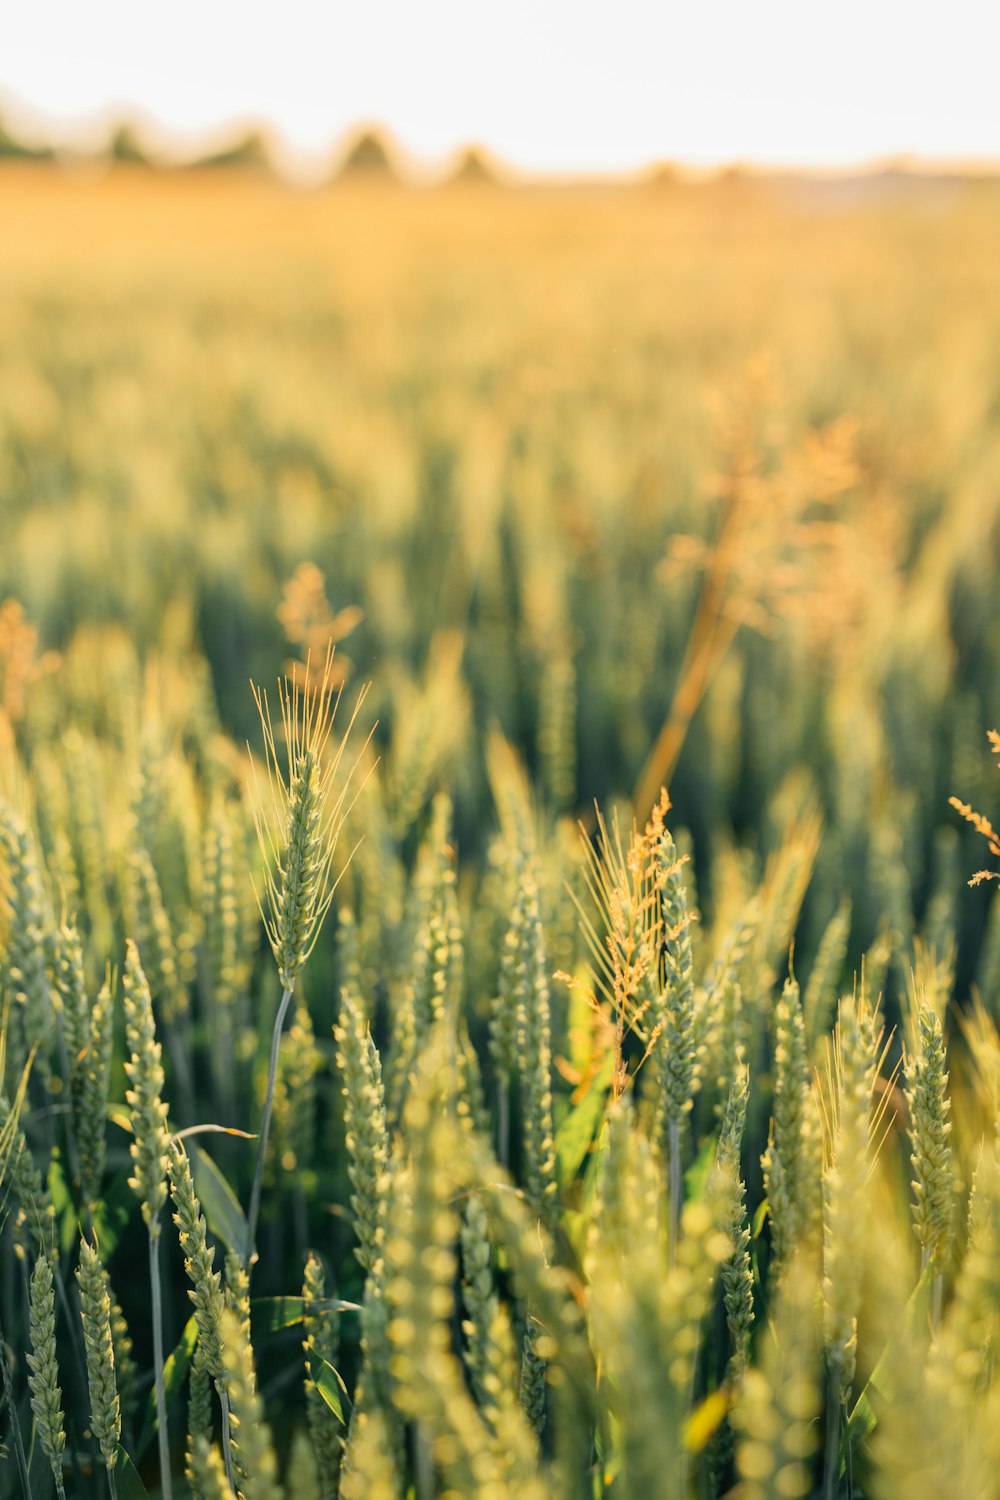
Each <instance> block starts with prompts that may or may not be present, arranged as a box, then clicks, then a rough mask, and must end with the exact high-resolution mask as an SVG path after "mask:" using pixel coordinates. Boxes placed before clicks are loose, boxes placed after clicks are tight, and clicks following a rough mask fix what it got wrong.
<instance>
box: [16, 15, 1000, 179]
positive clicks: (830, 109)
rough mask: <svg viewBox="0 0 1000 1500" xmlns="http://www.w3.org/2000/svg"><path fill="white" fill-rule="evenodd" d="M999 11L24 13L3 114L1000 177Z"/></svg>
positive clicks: (323, 145)
mask: <svg viewBox="0 0 1000 1500" xmlns="http://www.w3.org/2000/svg"><path fill="white" fill-rule="evenodd" d="M998 68H1000V3H998V0H933V3H929V0H824V3H822V4H818V3H816V0H739V3H737V0H686V3H684V4H680V3H678V0H495V3H489V0H270V3H267V4H262V3H260V0H0V112H2V113H3V114H4V115H5V116H6V117H7V118H9V119H10V120H11V121H12V122H14V123H17V124H20V125H22V127H23V126H24V125H25V124H27V125H29V126H31V125H33V126H35V127H36V128H37V130H38V131H39V132H41V133H43V134H50V135H54V136H56V137H57V138H65V137H68V136H69V135H70V134H71V133H73V132H79V131H81V130H89V131H91V133H94V132H96V131H97V129H98V126H100V127H101V128H103V126H104V124H105V123H106V122H107V120H108V119H109V118H110V117H120V116H122V115H126V114H128V115H132V116H135V117H137V118H138V119H139V120H140V121H141V122H144V123H145V124H146V126H147V127H155V128H156V131H157V133H158V134H159V136H160V138H161V139H162V134H163V132H169V133H180V134H182V135H184V136H186V137H187V138H188V140H189V141H190V140H192V139H193V138H194V137H201V136H204V135H205V134H207V133H212V132H215V133H216V134H218V132H219V129H220V127H224V126H226V125H229V124H232V123H235V122H240V123H242V122H246V121H248V120H256V121H263V122H270V123H271V124H272V125H273V126H274V127H276V129H277V131H278V132H279V134H280V135H281V137H283V139H284V140H285V141H286V142H287V143H288V145H289V146H290V147H291V148H293V149H294V150H296V151H300V152H303V153H310V152H313V153H316V152H323V151H326V150H327V149H328V148H329V147H330V146H331V144H333V143H334V142H336V141H337V140H338V139H339V138H341V137H342V136H343V134H344V132H345V131H346V130H348V129H349V128H350V127H351V126H353V125H355V124H357V123H358V122H361V121H372V120H375V121H380V122H382V123H384V124H385V125H386V126H387V127H388V128H389V129H390V130H391V131H392V132H393V134H394V135H395V136H396V137H397V138H398V139H399V140H400V141H401V142H402V143H403V144H404V145H405V146H406V148H407V149H408V150H409V151H410V152H412V153H413V154H414V155H415V156H416V157H418V158H424V159H427V160H429V161H431V162H433V161H434V160H435V159H441V158H442V157H444V156H446V155H447V153H449V152H450V151H452V150H453V149H454V148H455V147H457V146H459V145H462V144H465V143H468V142H470V141H476V142H480V143H482V144H485V145H486V146H488V147H489V148H490V149H491V150H492V151H494V152H495V153H496V154H497V155H498V156H499V157H500V158H501V159H503V160H505V161H507V162H510V163H511V164H513V165H515V166H518V167H523V168H528V169H535V170H544V171H553V170H555V171H575V170H598V171H602V170H616V169H621V168H630V167H636V166H641V165H644V164H646V163H648V162H650V161H655V160H662V159H668V158H669V159H673V160H679V161H685V162H689V163H692V164H696V165H708V164H713V163H717V162H724V161H733V160H741V161H757V162H762V163H774V164H794V163H803V164H811V165H835V164H853V163H857V162H862V161H866V160H870V159H872V158H874V157H880V156H886V155H895V154H899V153H904V152H912V153H916V154H918V155H921V156H928V157H939V158H951V159H955V158H968V157H975V158H994V159H1000V86H998V77H1000V74H998Z"/></svg>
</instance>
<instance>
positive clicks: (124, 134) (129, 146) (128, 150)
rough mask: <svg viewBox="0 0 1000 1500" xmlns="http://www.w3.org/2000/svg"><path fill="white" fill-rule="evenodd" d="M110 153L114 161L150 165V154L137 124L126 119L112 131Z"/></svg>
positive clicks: (109, 143)
mask: <svg viewBox="0 0 1000 1500" xmlns="http://www.w3.org/2000/svg"><path fill="white" fill-rule="evenodd" d="M108 155H109V156H110V158H111V160H112V161H121V162H128V163H129V164H130V165H132V166H137V167H148V166H149V165H150V160H149V156H148V155H147V153H146V149H145V147H144V146H143V144H142V142H141V140H140V139H139V136H138V133H137V131H136V129H135V126H134V125H129V124H128V123H127V122H124V121H123V122H122V124H120V125H117V126H116V127H115V129H114V130H113V131H112V132H111V139H110V141H109V142H108Z"/></svg>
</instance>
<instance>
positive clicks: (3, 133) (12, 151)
mask: <svg viewBox="0 0 1000 1500" xmlns="http://www.w3.org/2000/svg"><path fill="white" fill-rule="evenodd" d="M53 155H54V152H53V150H52V147H51V146H29V145H28V144H27V142H26V141H22V140H20V139H19V138H18V137H17V136H15V135H12V134H11V132H10V131H9V130H8V129H7V127H6V126H5V125H4V123H3V121H2V120H0V160H2V161H51V160H52V157H53Z"/></svg>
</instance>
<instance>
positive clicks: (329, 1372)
mask: <svg viewBox="0 0 1000 1500" xmlns="http://www.w3.org/2000/svg"><path fill="white" fill-rule="evenodd" d="M309 1375H310V1378H311V1380H312V1382H313V1384H314V1385H315V1387H316V1389H317V1390H318V1391H319V1393H320V1395H321V1396H322V1397H323V1400H324V1401H325V1402H326V1404H327V1406H328V1407H329V1408H330V1410H331V1411H332V1412H333V1414H334V1416H335V1417H336V1418H337V1420H338V1421H339V1422H340V1423H341V1424H342V1425H343V1426H345V1427H346V1425H347V1422H346V1418H345V1417H344V1403H343V1399H342V1398H343V1397H346V1396H347V1387H346V1385H345V1384H344V1382H343V1380H341V1378H340V1375H339V1374H338V1373H337V1371H336V1370H335V1369H334V1368H333V1365H331V1364H330V1362H329V1360H325V1359H324V1358H323V1356H322V1354H318V1353H317V1352H316V1350H315V1349H313V1348H310V1350H309Z"/></svg>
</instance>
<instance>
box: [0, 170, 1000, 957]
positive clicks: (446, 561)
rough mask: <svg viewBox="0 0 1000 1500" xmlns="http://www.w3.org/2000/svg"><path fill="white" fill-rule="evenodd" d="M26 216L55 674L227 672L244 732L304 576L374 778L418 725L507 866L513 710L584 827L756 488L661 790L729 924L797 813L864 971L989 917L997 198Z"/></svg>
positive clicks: (13, 431)
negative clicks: (199, 666)
mask: <svg viewBox="0 0 1000 1500" xmlns="http://www.w3.org/2000/svg"><path fill="white" fill-rule="evenodd" d="M0 192H2V195H3V204H4V234H3V237H2V240H0V326H2V329H3V338H2V342H0V428H2V442H0V513H2V530H3V547H2V549H0V598H10V599H13V600H16V601H18V602H19V604H20V605H22V606H23V609H24V612H25V614H26V616H27V619H28V620H29V621H31V622H32V624H33V625H35V626H36V627H37V629H38V632H39V641H40V647H41V649H46V650H55V651H59V652H62V653H65V654H66V656H65V661H66V663H67V664H68V663H70V662H71V661H72V660H73V654H74V651H76V652H80V651H86V652H88V653H90V654H91V655H92V656H93V657H94V658H95V660H96V661H100V660H101V658H102V653H104V652H107V653H109V654H110V656H111V657H114V658H115V659H117V656H120V655H122V654H126V655H128V654H133V655H134V657H135V660H136V663H138V664H141V663H144V662H147V661H148V660H149V659H150V657H151V656H152V655H158V656H166V657H167V658H170V659H174V660H178V661H182V660H184V659H186V657H187V654H188V653H194V654H195V655H197V656H201V655H203V656H204V658H205V659H206V660H207V663H208V667H209V669H210V679H211V690H212V693H213V696H214V698H215V699H216V700H217V702H218V706H219V712H220V716H221V724H222V725H223V726H224V727H225V729H226V730H227V731H228V732H229V733H231V734H232V735H233V736H234V738H235V740H236V742H237V743H240V742H242V741H243V739H245V738H246V736H247V735H248V734H249V733H252V729H253V707H252V702H251V700H250V696H249V693H248V691H247V679H248V677H249V676H250V675H251V673H252V674H253V675H254V676H255V677H256V678H258V679H261V680H264V681H268V680H270V679H272V678H273V676H274V675H275V673H276V672H277V670H278V668H279V666H280V664H281V662H282V661H283V660H284V659H285V657H286V656H287V654H288V649H289V645H288V641H287V639H286V637H285V632H284V631H283V629H282V625H281V623H280V620H279V618H278V613H277V611H278V607H279V604H280V602H281V600H282V597H283V589H284V587H285V585H286V583H287V581H288V580H289V579H290V578H291V577H292V575H293V574H294V573H295V571H296V569H297V568H299V566H300V565H301V564H303V563H311V564H314V565H315V566H316V567H318V568H319V569H320V570H321V572H322V575H323V579H324V586H325V590H326V595H327V597H328V601H329V605H330V608H331V610H332V611H333V612H337V611H340V610H342V609H345V608H348V607H350V608H351V609H352V610H354V609H355V608H356V609H357V610H360V612H361V614H360V616H359V617H358V619H357V622H356V623H355V621H354V618H353V617H352V618H351V620H350V623H351V624H352V627H353V628H352V629H351V633H350V636H349V638H348V639H347V640H345V641H344V642H343V643H342V651H343V652H344V653H345V654H346V655H347V656H348V657H349V658H350V660H351V661H352V662H353V664H354V678H355V681H356V682H360V681H361V680H367V679H371V680H372V682H373V693H372V697H371V699H370V700H369V701H370V704H371V706H372V712H373V715H374V716H376V717H377V718H378V720H379V728H378V730H377V731H376V740H377V742H378V744H379V746H380V748H381V749H382V750H383V751H384V752H385V753H386V754H387V755H388V757H389V761H390V763H391V760H392V754H393V741H394V734H395V730H396V727H397V725H398V723H399V720H400V714H401V707H402V706H403V705H407V706H409V705H411V704H412V703H413V702H414V701H415V700H417V699H419V700H420V701H421V702H422V703H424V704H425V705H426V708H427V713H428V715H429V722H428V725H427V734H428V735H434V734H437V735H439V736H440V737H441V738H442V739H443V740H444V741H446V743H443V744H441V745H440V746H433V745H431V746H429V747H428V746H423V747H422V749H421V753H423V752H424V751H425V752H426V754H427V756H428V757H429V762H428V764H429V769H428V773H427V775H426V777H425V781H426V784H425V785H423V786H422V787H420V788H419V797H420V798H422V799H423V800H424V801H426V800H427V799H429V797H430V796H431V794H432V792H433V790H434V789H435V787H436V786H437V785H439V784H443V785H447V786H449V787H450V788H451V789H452V790H453V792H454V794H455V797H456V804H457V818H458V827H459V830H460V846H461V847H462V848H463V850H464V849H466V848H468V850H469V852H470V854H473V855H476V854H478V853H481V852H482V850H483V848H484V847H485V844H486V842H487V835H488V831H489V826H490V813H489V808H488V800H487V794H486V787H485V775H484V756H483V744H484V736H485V734H486V732H487V730H488V729H489V728H490V726H491V725H494V724H496V725H498V726H499V727H500V729H501V730H502V731H503V733H504V734H505V735H507V736H508V737H509V738H510V739H511V740H512V741H513V743H514V744H515V745H516V746H517V747H518V749H519V750H520V751H521V752H522V753H523V755H524V757H525V759H526V762H527V765H528V767H529V769H530V771H531V773H532V775H533V777H534V779H535V782H536V785H537V787H538V789H539V792H540V794H541V796H542V797H543V799H544V801H545V804H546V806H547V807H548V808H549V809H550V811H551V812H552V813H553V814H555V813H561V814H565V813H573V814H578V813H580V812H583V813H584V815H585V816H586V814H587V809H589V808H591V807H592V804H593V801H594V799H595V798H596V799H599V800H600V801H601V802H602V803H606V802H607V801H608V800H609V799H612V798H627V797H629V796H630V795H631V793H632V792H633V790H634V788H635V787H636V784H637V780H638V778H639V776H640V772H641V770H642V768H643V765H644V763H645V762H646V758H647V755H648V753H649V751H650V747H651V745H652V744H653V742H654V741H655V739H656V736H657V733H658V731H659V730H660V728H661V726H662V724H663V722H664V720H665V718H666V717H667V714H668V711H669V709H670V705H671V702H672V700H673V697H674V694H675V690H676V688H677V685H678V680H679V677H680V675H681V670H682V659H683V656H684V650H685V645H686V643H687V642H688V640H689V637H690V634H691V630H692V622H693V620H694V618H695V611H696V604H697V599H698V591H699V587H700V580H701V578H702V576H703V574H702V573H701V572H700V571H699V569H700V568H701V566H702V565H703V564H704V562H705V559H706V557H707V556H711V554H712V549H713V545H714V539H715V538H716V537H717V534H718V529H719V526H720V518H721V516H722V514H723V510H724V507H725V505H726V504H728V503H730V502H728V501H727V500H726V499H725V496H727V495H731V494H732V493H733V492H734V486H735V489H736V490H739V492H740V493H741V494H742V495H743V496H744V499H743V500H742V501H741V502H740V504H741V505H742V506H743V514H744V523H743V525H744V530H743V531H737V533H736V534H735V536H734V538H733V545H734V547H735V550H736V551H737V552H738V553H739V554H740V557H739V558H738V559H737V560H736V561H735V562H733V561H732V560H729V561H727V563H726V570H724V571H726V577H727V579H728V582H727V585H726V600H725V602H724V605H723V614H724V615H725V618H726V620H727V621H728V622H729V624H730V626H731V627H732V629H727V637H728V634H731V633H732V630H734V629H735V630H736V633H735V636H734V639H733V640H732V644H731V647H730V648H729V649H728V650H727V651H724V652H720V653H719V656H718V661H717V662H715V661H713V670H712V680H711V682H710V683H709V685H708V689H707V693H706V695H705V699H704V702H703V703H701V705H700V706H699V707H698V710H697V712H696V713H695V715H694V718H693V722H692V724H691V728H690V732H689V734H688V736H687V739H686V743H685V744H684V747H683V751H682V753H681V755H680V760H679V764H678V765H677V768H676V773H674V774H672V775H671V777H670V790H671V795H672V798H673V801H674V804H675V808H676V814H675V816H676V817H677V819H678V820H679V821H680V822H681V823H682V824H683V825H684V826H685V827H687V828H688V829H690V830H691V833H692V834H693V840H694V844H693V847H694V853H695V863H696V868H697V872H698V876H699V881H700V886H701V890H702V896H703V899H705V900H706V901H708V902H709V903H710V902H711V899H712V890H713V874H714V872H715V869H716V866H717V863H718V860H717V857H716V856H717V854H718V852H719V851H720V850H727V849H729V848H730V847H731V846H735V847H738V848H744V849H746V850H748V851H750V852H751V854H752V855H753V856H754V857H757V858H763V857H764V856H765V855H766V853H767V852H768V849H769V848H770V847H771V846H772V845H773V843H774V840H775V837H776V826H777V823H776V820H777V821H780V814H779V812H777V811H776V809H778V808H780V806H781V798H782V796H784V797H785V800H786V802H787V801H788V799H789V798H792V800H793V801H795V800H797V802H798V803H799V804H801V805H805V803H806V802H808V801H809V800H810V799H815V802H816V804H817V806H818V807H819V808H820V809H821V811H822V815H823V817H824V820H825V823H826V836H825V838H824V840H823V843H822V847H821V850H820V854H819V862H818V868H817V872H816V875H815V877H814V880H813V884H812V887H811V889H810V894H809V897H808V898H807V903H806V918H807V921H806V925H805V927H804V929H803V931H802V933H801V934H800V943H801V942H804V943H805V944H806V947H807V948H809V947H810V946H811V945H812V944H814V943H815V941H816V940H817V938H818V933H819V931H820V930H821V929H822V927H823V925H824V924H825V922H826V920H827V918H828V917H829V915H830V912H831V911H832V910H833V909H835V907H836V905H837V903H838V902H839V900H840V896H841V895H842V894H843V893H845V892H846V893H847V894H849V895H850V896H851V897H852V899H853V912H854V915H853V919H852V949H851V952H852V957H853V959H854V960H855V961H856V960H857V959H858V958H859V957H860V954H861V953H862V952H863V951H864V950H865V949H866V948H868V947H869V946H870V945H871V944H872V942H873V941H874V939H875V936H876V932H877V930H878V927H879V924H880V923H883V924H884V922H885V921H887V920H891V923H892V924H893V926H894V928H895V929H896V931H897V934H898V936H899V937H900V939H902V940H903V941H904V944H905V942H908V940H909V938H910V936H911V935H912V933H913V931H914V930H915V928H919V925H920V924H921V923H922V922H923V921H924V919H925V915H926V912H927V909H928V906H929V904H930V903H932V902H933V897H934V892H935V891H936V890H938V891H940V893H941V899H942V900H945V899H946V897H945V892H951V898H950V899H953V900H957V898H958V894H959V891H960V887H961V881H960V878H958V877H959V876H960V872H961V871H963V870H964V869H965V868H966V867H967V865H968V863H969V859H970V858H971V854H970V855H967V854H966V853H964V852H960V849H959V839H960V837H961V835H960V834H959V832H958V830H957V821H958V820H957V819H956V817H955V815H954V813H953V812H952V811H951V810H950V809H949V808H948V806H947V801H946V798H947V795H948V794H949V793H950V792H952V791H955V790H958V791H960V792H961V793H962V795H963V796H964V797H966V798H968V799H970V800H972V801H973V803H975V801H976V798H977V796H980V795H981V793H982V784H983V777H984V776H985V774H986V768H985V760H986V757H985V754H984V753H983V746H984V740H983V731H984V729H985V727H987V726H988V725H989V724H990V723H991V722H992V719H994V718H995V717H996V713H995V701H996V697H995V695H996V686H995V685H996V681H997V674H998V667H1000V661H998V657H1000V591H998V590H997V588H996V579H997V573H998V563H1000V427H998V414H1000V289H998V286H997V281H996V276H995V266H996V264H997V256H998V251H1000V192H998V190H997V188H996V186H995V184H994V183H993V182H992V181H991V180H990V179H985V180H982V181H977V180H976V179H974V178H972V179H966V180H962V179H960V178H955V179H952V180H948V179H942V180H941V181H934V180H923V181H922V180H921V179H919V178H915V179H913V180H910V181H908V180H907V179H906V177H905V176H903V177H899V176H894V175H892V174H889V175H887V176H886V177H885V178H884V179H882V180H881V181H879V180H870V181H868V183H867V185H865V186H864V188H863V190H862V189H860V188H858V186H857V183H855V190H854V191H853V192H852V191H851V190H850V187H849V185H848V187H847V188H845V187H844V186H840V187H839V188H838V186H837V184H836V183H835V182H833V183H831V182H829V181H828V182H826V183H825V184H824V183H822V182H819V183H818V184H817V183H816V182H814V183H813V184H812V186H811V187H810V184H809V180H808V179H806V178H801V179H795V178H779V177H775V178H768V177H766V176H754V175H750V174H741V173H730V174H725V175H723V176H720V177H718V178H716V179H713V180H710V181H704V182H701V183H692V182H686V181H684V180H683V179H680V180H678V179H676V178H671V177H669V176H667V177H666V178H664V179H662V180H658V179H653V180H650V181H647V182H644V183H637V184H629V185H621V186H614V185H607V184H604V185H600V184H595V185H591V186H589V187H588V186H586V185H583V186H576V187H562V188H556V187H544V186H540V187H524V186H522V187H517V188H502V187H499V186H497V185H494V184H491V183H488V182H487V183H474V184H470V185H463V186H443V187H438V188H434V189H427V190H414V189H409V188H406V187H403V186H400V185H398V184H397V183H395V182H393V181H391V180H389V179H387V178H385V177H384V176H382V175H380V174H378V173H377V172H376V173H368V174H356V175H355V176H354V177H353V178H351V177H348V178H346V179H342V180H341V181H340V182H338V183H336V184H333V185H331V186H329V187H327V188H324V189H319V190H315V191H298V190H295V189H293V188H289V187H287V186H284V185H282V184H281V183H280V182H278V181H276V180H273V179H267V178H265V177H263V176H262V175H260V174H255V173H254V172H252V171H244V172H238V171H228V172H227V171H224V170H223V171H215V172H202V173H194V172H176V173H170V174H165V173H156V172H151V171H148V170H146V169H144V168H141V167H131V168H130V167H129V166H123V165H117V166H115V167H114V168H113V169H112V170H110V171H108V170H105V171H104V172H103V173H95V172H94V171H93V170H90V171H88V172H81V173H80V174H78V175H77V176H73V175H72V174H66V173H64V172H57V171H55V170H53V169H52V168H51V167H48V166H43V165H34V164H25V163H17V164H11V165H9V166H7V167H6V168H5V170H4V172H3V175H2V178H0ZM845 200H846V201H845ZM852 200H853V201H852ZM734 476H735V477H734ZM768 518H770V520H769V519H768ZM779 518H780V519H779ZM820 522H822V523H823V525H824V526H827V530H826V531H825V532H823V531H821V530H819V529H815V530H812V531H810V530H809V528H810V527H816V526H817V523H820ZM827 523H830V524H829V525H827ZM802 527H805V528H806V529H805V530H802V529H801V528H802ZM797 528H800V529H797ZM678 536H683V537H685V538H694V539H696V541H687V542H685V543H683V544H680V545H679V544H678V543H677V540H676V539H677V537H678ZM696 543H700V544H702V548H701V551H699V548H698V545H697V544H696ZM668 553H671V554H672V557H673V562H672V564H667V563H666V559H667V557H668ZM346 618H347V617H345V620H346ZM736 627H738V629H737V628H736ZM95 632H97V633H96V634H95ZM74 642H75V643H76V644H75V645H74ZM63 670H64V671H67V670H68V665H67V666H65V667H64V669H63ZM136 670H138V666H137V667H136ZM67 688H68V689H69V690H70V691H71V690H72V684H71V683H67ZM435 694H437V695H438V696H437V699H435ZM449 695H450V696H449ZM459 704H461V705H462V711H461V712H459V707H458V705H459ZM466 708H467V710H468V713H467V716H466V715H465V709H466ZM410 711H411V710H410ZM23 735H24V737H25V738H26V740H29V741H30V737H31V731H30V726H28V727H25V729H24V730H23ZM29 753H30V750H29ZM423 774H424V773H423V772H420V775H423ZM645 790H646V792H647V796H646V800H647V802H649V803H650V804H651V801H652V796H651V795H648V793H649V791H650V786H647V787H646V789H645ZM651 790H652V793H653V794H654V795H655V791H656V787H655V786H652V788H651ZM648 810H649V809H648V806H644V807H637V808H636V812H637V813H638V814H639V815H640V817H644V816H645V815H646V814H647V813H648ZM414 815H416V812H414ZM970 836H971V835H970ZM985 907H986V898H985V894H984V893H979V895H978V898H977V896H970V897H968V898H963V899H962V901H961V903H960V915H959V921H960V924H961V926H960V930H961V932H962V935H963V938H964V941H963V943H962V945H961V953H960V979H961V982H962V984H963V986H965V987H967V985H968V983H969V981H970V979H971V978H972V977H973V976H974V974H975V971H976V968H977V966H978V963H979V961H980V947H981V939H982V934H983V931H984V912H985ZM887 914H888V916H887Z"/></svg>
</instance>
